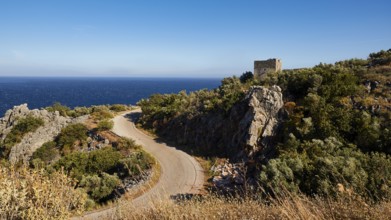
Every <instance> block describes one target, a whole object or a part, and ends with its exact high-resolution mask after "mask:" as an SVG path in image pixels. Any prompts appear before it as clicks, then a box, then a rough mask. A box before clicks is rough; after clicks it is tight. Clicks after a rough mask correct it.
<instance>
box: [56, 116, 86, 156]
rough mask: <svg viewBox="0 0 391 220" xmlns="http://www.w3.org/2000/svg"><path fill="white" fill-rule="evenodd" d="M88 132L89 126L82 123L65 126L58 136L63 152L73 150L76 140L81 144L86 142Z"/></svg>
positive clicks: (58, 142)
mask: <svg viewBox="0 0 391 220" xmlns="http://www.w3.org/2000/svg"><path fill="white" fill-rule="evenodd" d="M87 132H88V129H87V127H86V126H85V125H83V124H81V123H77V124H71V125H68V126H67V127H65V128H63V129H62V130H61V133H60V134H59V136H58V137H57V144H58V146H59V147H60V149H61V150H62V153H63V154H67V153H70V152H72V151H73V150H74V146H75V143H76V142H79V146H82V145H83V144H85V142H86V139H87Z"/></svg>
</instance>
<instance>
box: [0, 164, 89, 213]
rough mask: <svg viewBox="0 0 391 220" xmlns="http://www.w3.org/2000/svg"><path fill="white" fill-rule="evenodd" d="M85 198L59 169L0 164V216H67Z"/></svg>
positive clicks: (82, 204) (78, 210)
mask: <svg viewBox="0 0 391 220" xmlns="http://www.w3.org/2000/svg"><path fill="white" fill-rule="evenodd" d="M85 200H86V194H85V193H83V192H81V191H79V190H75V189H74V182H73V181H72V180H71V179H70V178H68V177H67V176H66V175H65V174H64V173H63V172H54V173H51V174H50V175H49V174H48V173H47V172H45V171H44V170H29V169H28V168H25V167H22V168H19V169H17V170H16V169H14V168H5V167H0V219H68V218H69V217H70V216H71V215H72V214H73V213H80V212H82V211H83V210H84V203H85Z"/></svg>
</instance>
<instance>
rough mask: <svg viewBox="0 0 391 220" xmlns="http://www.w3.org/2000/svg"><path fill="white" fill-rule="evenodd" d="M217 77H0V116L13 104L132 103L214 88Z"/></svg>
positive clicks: (218, 80) (35, 106)
mask: <svg viewBox="0 0 391 220" xmlns="http://www.w3.org/2000/svg"><path fill="white" fill-rule="evenodd" d="M220 81H221V79H188V78H103V77H102V78H57V77H56V78H54V77H53V78H45V77H0V117H3V115H4V113H5V112H6V111H7V110H8V109H10V108H12V107H13V106H15V105H20V104H23V103H27V104H28V106H29V108H30V109H34V108H43V107H46V106H50V105H52V104H53V103H54V102H60V103H61V104H63V105H67V106H69V107H76V106H91V105H102V104H132V105H135V104H136V103H137V102H138V101H139V100H140V99H142V98H148V97H149V96H150V95H152V94H154V93H177V92H179V91H181V90H186V91H187V92H190V91H195V90H199V89H204V88H206V89H214V88H217V87H218V86H219V85H220Z"/></svg>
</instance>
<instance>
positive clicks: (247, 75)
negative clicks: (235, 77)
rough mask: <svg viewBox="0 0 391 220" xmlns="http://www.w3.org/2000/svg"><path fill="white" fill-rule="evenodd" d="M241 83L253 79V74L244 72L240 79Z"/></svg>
mask: <svg viewBox="0 0 391 220" xmlns="http://www.w3.org/2000/svg"><path fill="white" fill-rule="evenodd" d="M239 79H240V82H241V83H246V82H248V81H251V80H253V79H254V74H253V73H252V72H251V71H247V72H244V73H243V74H242V75H241V76H240V77H239Z"/></svg>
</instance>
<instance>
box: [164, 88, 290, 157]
mask: <svg viewBox="0 0 391 220" xmlns="http://www.w3.org/2000/svg"><path fill="white" fill-rule="evenodd" d="M282 107H283V99H282V93H281V89H280V88H279V87H278V86H272V87H270V88H266V87H262V86H254V87H252V88H251V89H250V90H249V91H248V92H247V94H246V96H245V98H244V99H243V100H242V101H241V102H239V103H237V104H236V105H235V106H233V108H232V109H231V111H230V112H228V114H225V115H224V114H222V113H216V112H210V113H208V114H202V115H197V116H194V117H192V118H191V119H188V118H183V117H182V118H181V117H178V118H176V119H174V120H172V121H171V122H169V123H168V124H167V125H166V126H165V127H164V129H161V130H160V135H162V136H165V137H166V138H168V139H172V140H174V141H175V142H177V143H179V144H184V145H187V146H191V147H192V148H195V149H197V148H200V151H201V152H203V154H205V152H206V153H210V154H209V155H206V156H213V152H219V154H220V155H221V152H225V154H226V156H227V157H229V158H231V160H232V161H239V162H246V161H248V160H251V158H253V157H254V156H255V155H259V154H262V155H263V156H262V157H268V155H269V154H271V153H273V150H274V139H275V134H276V132H277V129H278V125H279V121H280V110H281V108H282Z"/></svg>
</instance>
